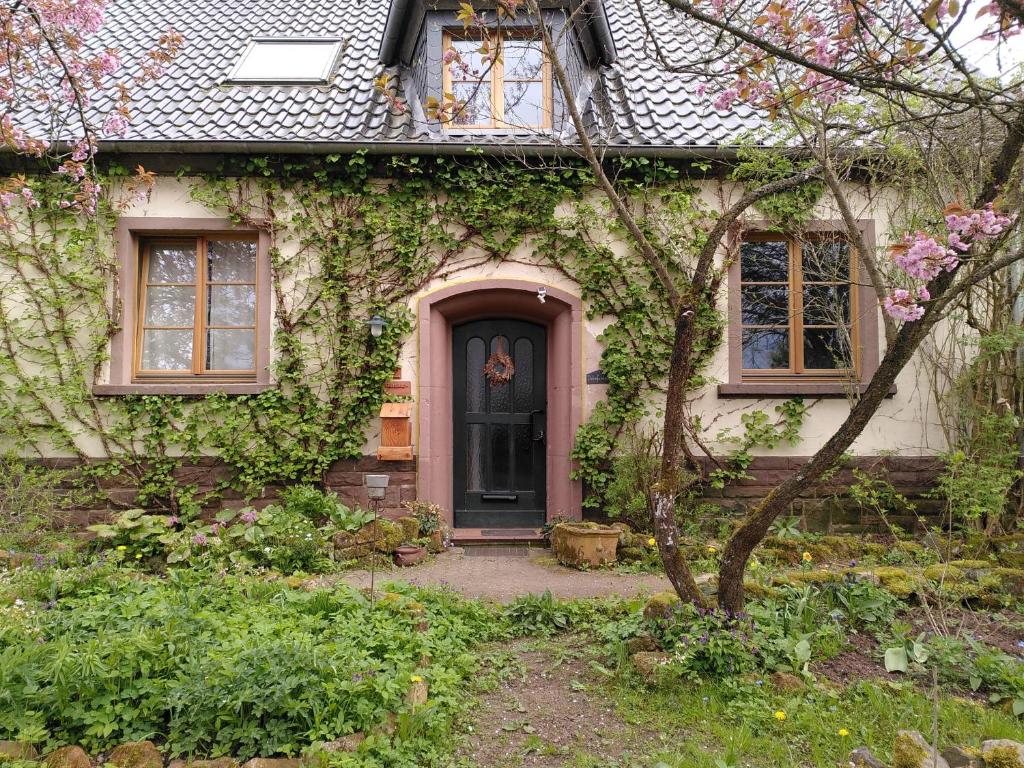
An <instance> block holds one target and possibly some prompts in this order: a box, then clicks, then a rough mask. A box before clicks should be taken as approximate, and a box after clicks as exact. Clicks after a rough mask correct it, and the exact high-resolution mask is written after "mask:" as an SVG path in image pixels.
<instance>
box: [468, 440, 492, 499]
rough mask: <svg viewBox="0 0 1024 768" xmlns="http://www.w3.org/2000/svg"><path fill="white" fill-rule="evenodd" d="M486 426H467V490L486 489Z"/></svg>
mask: <svg viewBox="0 0 1024 768" xmlns="http://www.w3.org/2000/svg"><path fill="white" fill-rule="evenodd" d="M486 426H487V425H486V424H467V425H466V490H467V491H482V490H483V489H484V462H483V455H484V427H486Z"/></svg>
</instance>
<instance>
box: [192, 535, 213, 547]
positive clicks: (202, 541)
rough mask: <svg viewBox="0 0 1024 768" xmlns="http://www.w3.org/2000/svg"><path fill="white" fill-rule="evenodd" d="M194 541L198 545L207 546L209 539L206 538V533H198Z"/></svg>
mask: <svg viewBox="0 0 1024 768" xmlns="http://www.w3.org/2000/svg"><path fill="white" fill-rule="evenodd" d="M192 543H193V544H195V545H196V546H197V547H205V546H206V545H207V543H209V539H207V538H206V534H203V533H197V534H196V535H195V536H193V537H192Z"/></svg>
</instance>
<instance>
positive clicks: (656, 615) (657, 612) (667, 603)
mask: <svg viewBox="0 0 1024 768" xmlns="http://www.w3.org/2000/svg"><path fill="white" fill-rule="evenodd" d="M680 605H682V600H680V599H679V595H677V594H676V593H675V592H669V591H665V592H659V593H658V594H656V595H653V596H652V597H651V598H650V599H649V600H648V601H647V604H646V605H645V606H644V618H645V619H648V620H649V621H658V620H664V619H668V618H671V616H672V614H673V613H674V612H675V610H676V608H677V607H678V606H680Z"/></svg>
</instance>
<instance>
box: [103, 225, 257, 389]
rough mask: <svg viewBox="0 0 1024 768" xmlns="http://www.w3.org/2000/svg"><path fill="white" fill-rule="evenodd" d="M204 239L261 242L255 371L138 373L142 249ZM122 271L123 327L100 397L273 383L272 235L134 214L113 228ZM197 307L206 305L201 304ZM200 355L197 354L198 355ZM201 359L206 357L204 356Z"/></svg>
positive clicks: (119, 282) (238, 227)
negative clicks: (153, 244) (166, 242)
mask: <svg viewBox="0 0 1024 768" xmlns="http://www.w3.org/2000/svg"><path fill="white" fill-rule="evenodd" d="M199 237H208V238H211V239H218V238H224V239H230V238H232V237H244V238H247V239H248V238H252V239H255V240H256V350H255V352H256V370H255V372H254V373H253V372H250V373H247V374H246V373H242V375H241V376H239V375H238V373H239V372H236V371H229V372H227V375H193V374H191V373H180V372H157V373H156V375H146V376H138V375H137V365H136V362H137V359H138V358H137V353H138V349H139V346H138V345H139V342H140V341H141V337H140V334H139V333H138V328H139V323H140V318H141V315H142V308H143V306H144V304H143V303H142V296H141V293H142V285H141V281H142V280H143V279H144V275H145V273H144V272H143V271H142V266H143V264H142V258H141V255H142V247H143V244H144V243H145V242H146V241H147V240H175V239H177V240H189V239H196V238H199ZM114 240H115V246H116V249H117V258H118V262H119V267H120V268H119V271H118V275H117V280H116V282H115V286H114V287H115V300H116V307H117V308H118V311H119V312H120V315H119V320H120V322H119V329H118V330H117V332H116V333H115V334H114V335H113V337H112V338H111V347H110V364H109V369H108V371H107V374H106V375H105V376H104V377H103V380H101V381H97V382H96V383H94V384H93V386H92V391H93V393H94V394H96V395H101V396H121V395H134V394H157V395H158V394H167V395H190V396H197V397H201V396H204V395H207V394H212V393H223V394H232V395H246V394H256V393H259V392H262V391H264V390H267V389H270V388H271V387H273V386H274V384H273V383H272V382H271V378H270V335H271V325H272V303H273V301H272V294H271V280H270V273H271V267H270V235H269V234H268V233H267V232H265V231H262V230H258V229H256V228H254V227H248V226H243V225H239V224H236V223H235V222H232V221H231V220H230V219H224V218H216V217H194V218H172V217H167V218H163V217H146V216H131V217H122V218H120V219H119V220H118V222H117V225H116V227H115V230H114ZM197 311H201V309H199V308H197ZM193 359H195V357H194V358H193ZM199 359H200V360H202V358H199Z"/></svg>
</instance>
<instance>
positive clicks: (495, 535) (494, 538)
mask: <svg viewBox="0 0 1024 768" xmlns="http://www.w3.org/2000/svg"><path fill="white" fill-rule="evenodd" d="M502 541H512V542H520V543H527V544H528V543H533V542H536V543H537V544H542V543H543V542H544V536H543V535H542V534H541V532H540V528H455V529H453V530H452V542H453V543H454V544H456V545H458V546H461V545H463V544H494V543H497V542H502Z"/></svg>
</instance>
